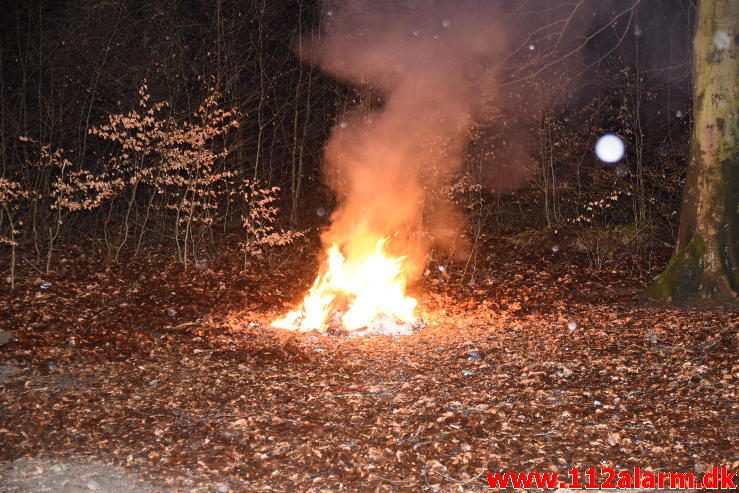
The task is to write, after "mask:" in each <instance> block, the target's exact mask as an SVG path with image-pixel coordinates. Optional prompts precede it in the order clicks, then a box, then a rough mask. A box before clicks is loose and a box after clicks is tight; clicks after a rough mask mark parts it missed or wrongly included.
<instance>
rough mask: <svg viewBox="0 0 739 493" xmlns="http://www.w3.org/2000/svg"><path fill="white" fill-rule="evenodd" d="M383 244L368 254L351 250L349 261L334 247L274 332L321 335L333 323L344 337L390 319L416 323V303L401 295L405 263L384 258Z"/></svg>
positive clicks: (371, 244) (371, 246) (365, 250)
mask: <svg viewBox="0 0 739 493" xmlns="http://www.w3.org/2000/svg"><path fill="white" fill-rule="evenodd" d="M386 244H387V239H386V238H381V239H379V240H377V241H376V242H368V243H367V247H366V248H360V249H357V248H356V247H355V248H353V249H352V251H350V252H349V254H348V255H347V256H344V254H343V253H342V252H341V250H340V249H339V246H338V245H337V244H333V245H331V247H330V248H329V249H328V252H327V253H328V257H327V260H326V264H325V266H324V269H323V272H322V273H321V274H319V276H318V277H317V278H316V280H315V282H314V283H313V286H312V287H311V289H310V291H309V292H308V294H307V295H306V297H305V299H304V300H303V303H302V305H301V306H300V307H299V308H298V309H296V310H294V311H291V312H290V313H288V314H287V315H286V316H285V317H283V318H281V319H279V320H275V321H274V322H272V326H274V327H278V328H282V329H288V330H297V331H301V332H305V331H310V330H319V331H322V332H325V331H326V330H328V328H329V324H331V323H332V322H334V321H336V322H338V323H340V326H341V328H343V329H344V330H348V331H356V330H359V329H362V328H365V327H371V326H373V325H374V324H379V323H381V321H382V320H383V319H387V318H388V317H389V318H390V319H392V320H394V321H399V322H403V323H412V322H414V321H415V320H416V316H415V314H414V311H415V308H416V304H417V302H416V300H415V299H413V298H411V297H409V296H406V294H405V288H406V284H407V275H406V273H405V272H404V269H403V263H404V260H405V257H393V256H390V255H388V253H387V252H386V250H385V246H386ZM357 250H358V251H357Z"/></svg>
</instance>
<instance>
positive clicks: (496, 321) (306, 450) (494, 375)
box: [0, 239, 739, 492]
mask: <svg viewBox="0 0 739 493" xmlns="http://www.w3.org/2000/svg"><path fill="white" fill-rule="evenodd" d="M506 241H507V240H505V239H496V244H497V245H498V246H497V247H491V249H490V252H489V255H488V257H487V259H486V261H485V262H484V263H485V265H484V266H481V265H478V266H477V267H476V271H475V282H474V283H469V282H467V281H465V282H464V283H463V284H462V283H459V282H456V281H455V277H454V275H455V274H454V272H453V271H452V269H444V270H442V269H433V268H432V269H430V271H431V274H429V275H427V276H426V277H424V279H423V280H422V282H421V283H420V284H419V285H418V286H416V287H415V288H414V289H415V292H414V293H412V294H414V295H415V296H417V297H418V298H419V301H420V305H421V307H422V309H423V313H422V315H423V318H424V320H425V322H426V327H425V328H423V329H422V330H421V331H419V332H417V333H416V334H414V335H411V336H405V337H400V338H397V337H396V338H392V337H384V336H383V337H367V338H349V337H332V336H322V335H319V334H315V333H306V334H297V333H290V332H285V331H281V330H276V329H271V328H269V322H270V321H271V320H273V319H274V318H275V317H276V316H278V315H282V314H283V313H284V311H285V309H286V307H289V306H294V303H295V301H296V300H299V298H300V296H301V294H302V293H303V292H304V290H305V289H306V286H307V285H308V283H309V280H310V278H311V276H312V274H313V272H314V271H312V272H311V269H307V268H305V267H303V268H302V270H301V268H300V267H299V266H300V263H299V262H300V257H301V256H302V258H303V260H305V258H308V257H309V256H310V253H303V254H302V255H291V259H290V260H284V261H283V263H282V264H279V265H275V264H274V263H273V265H271V268H267V267H263V268H260V269H259V270H260V271H263V272H265V274H262V275H257V274H254V273H252V274H249V275H247V274H243V273H241V272H239V270H238V269H237V268H232V267H231V266H226V265H225V264H224V265H218V264H217V263H213V264H212V265H209V264H207V263H203V264H202V265H198V266H197V268H196V269H192V270H191V271H188V272H183V271H182V269H181V268H180V267H178V266H177V265H174V264H172V263H170V262H165V261H164V260H162V259H163V257H153V258H152V260H150V261H149V263H148V264H145V265H142V266H140V267H138V268H128V269H125V270H106V268H105V267H104V266H100V268H99V269H96V268H94V267H93V268H91V267H90V265H92V264H94V260H92V259H89V258H87V259H86V258H84V255H72V254H70V255H69V258H68V259H67V260H66V261H65V262H63V263H62V264H61V268H60V269H59V270H58V272H57V273H56V274H54V275H51V276H41V275H40V274H38V273H36V274H35V275H36V276H39V277H34V276H33V275H30V274H29V277H28V278H27V279H26V280H25V281H23V282H21V283H20V287H19V288H18V289H17V290H16V291H15V292H13V293H11V292H10V291H6V292H4V293H3V297H2V302H1V303H2V305H0V330H1V331H4V332H2V334H5V338H6V339H7V341H6V342H4V341H0V342H4V343H3V344H2V345H0V409H2V412H0V444H1V445H2V446H0V486H2V488H0V489H3V491H45V490H44V489H43V488H49V486H48V485H49V484H51V485H52V487H50V489H48V491H70V492H72V491H87V490H89V491H218V492H224V491H484V490H485V489H486V482H485V472H486V471H488V470H492V471H497V470H510V471H555V470H556V471H560V472H561V473H562V474H565V473H566V471H567V470H568V469H570V468H572V467H576V466H577V467H580V468H582V469H584V468H587V467H603V466H611V467H616V468H630V467H633V466H640V467H642V468H651V469H652V470H654V471H667V470H677V471H686V472H698V473H700V472H703V471H706V470H708V469H709V468H710V467H711V466H721V465H726V466H728V467H730V468H732V469H737V466H738V465H739V463H738V461H739V456H737V448H736V444H737V443H738V439H739V433H738V430H737V422H738V420H737V418H738V416H737V408H736V407H737V406H736V403H737V395H736V388H737V376H739V368H738V367H737V358H736V354H737V342H739V336H738V334H737V330H738V329H739V316H738V315H739V312H737V309H736V307H732V306H716V305H711V306H690V307H682V308H676V307H666V306H661V305H656V304H650V303H647V302H645V301H642V300H640V299H639V298H638V293H639V292H640V290H641V289H642V288H643V283H642V282H641V281H640V280H639V279H637V278H634V277H633V276H631V275H629V274H628V273H627V272H622V271H619V270H613V271H607V272H604V271H594V270H590V269H588V268H586V267H584V266H582V265H579V264H578V262H580V263H581V262H582V260H581V259H579V258H578V257H577V255H575V254H573V255H572V257H571V258H568V257H567V255H566V254H565V253H561V252H560V253H556V254H552V252H551V250H550V249H548V248H544V247H541V248H538V249H537V248H526V251H525V252H524V251H523V250H522V249H520V250H516V249H515V248H513V247H512V245H511V244H508V243H507V242H506ZM564 250H566V249H564ZM289 262H294V263H295V264H294V265H291V264H290V263H289ZM255 270H256V269H255ZM302 271H305V272H302ZM31 272H33V271H31ZM96 272H97V273H96ZM295 272H301V274H300V275H298V276H297V277H299V278H300V280H296V275H294V274H293V273H295ZM468 279H469V276H468V278H467V280H468ZM96 465H98V466H96ZM95 467H99V471H98V474H97V476H95V475H94V474H93V475H91V476H89V477H90V479H87V480H85V479H84V477H87V476H80V474H79V472H78V471H80V470H84V471H88V470H90V469H91V468H93V469H94V468H95ZM85 468H86V469H85ZM106 468H108V469H110V468H115V469H114V470H115V471H118V472H117V473H115V474H114V473H112V472H108V469H106ZM66 470H70V471H77V472H75V473H74V475H75V477H76V479H75V480H74V481H77V483H75V482H74V481H72V482H69V481H67V482H60V481H61V480H60V479H59V477H60V476H59V475H60V474H61V473H60V471H62V472H63V471H66ZM44 471H48V474H49V475H50V476H43V474H44ZM39 476H43V477H46V483H43V482H42V479H39ZM24 478H25V479H24ZM80 478H83V479H80ZM54 481H56V482H54ZM106 481H107V482H106ZM111 481H115V484H111V483H110V482H111ZM126 481H127V483H126V484H127V486H121V487H120V488H119V486H120V484H123V483H125V482H126ZM78 483H79V484H78ZM44 484H45V485H46V486H43V485H44ZM34 485H35V486H34ZM39 485H41V486H39ZM54 485H56V486H54ZM60 485H66V486H60ZM75 485H77V486H75ZM42 486H43V488H42ZM64 488H67V489H64ZM74 488H77V489H74Z"/></svg>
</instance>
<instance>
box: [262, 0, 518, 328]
mask: <svg viewBox="0 0 739 493" xmlns="http://www.w3.org/2000/svg"><path fill="white" fill-rule="evenodd" d="M324 5H325V7H326V9H327V10H326V17H325V19H324V22H323V23H322V32H321V35H320V36H315V37H311V38H305V39H304V40H302V43H303V44H301V46H302V47H303V48H302V49H301V50H300V53H301V54H302V55H303V56H304V57H305V58H306V59H307V61H309V62H311V63H314V64H316V65H318V66H320V67H321V68H322V69H323V70H324V71H326V72H327V73H329V74H331V75H333V76H335V77H337V78H339V79H342V80H344V81H345V82H349V83H352V84H355V85H357V86H370V87H372V88H373V90H374V91H376V92H375V94H377V95H379V96H380V97H378V98H375V97H372V98H371V101H370V100H367V101H364V102H362V103H360V105H359V106H358V107H357V108H355V109H354V110H352V111H347V112H345V113H343V114H341V115H340V121H339V122H338V124H337V125H336V126H335V127H334V128H333V130H332V132H331V136H330V138H329V140H328V143H327V145H326V149H325V155H324V162H323V164H324V170H323V171H324V175H325V178H326V181H327V183H328V185H329V186H330V187H331V189H332V190H333V191H334V193H335V195H336V198H337V199H338V202H339V207H338V208H337V209H336V210H334V212H333V214H332V216H331V226H330V228H329V229H328V230H327V231H326V232H325V233H324V235H323V238H322V240H323V244H324V246H325V247H326V254H327V260H326V263H325V265H324V266H323V268H322V269H321V271H320V272H319V275H318V277H317V279H316V280H315V282H314V283H313V287H312V288H311V289H310V291H309V292H308V294H307V296H306V297H305V299H304V300H303V303H302V305H301V306H300V307H299V308H298V309H296V310H295V311H293V312H290V313H288V314H287V315H286V316H285V317H284V318H282V319H280V320H277V321H275V322H274V323H273V325H274V326H276V327H282V328H286V329H290V330H297V331H309V330H320V331H323V332H327V331H331V330H337V331H350V332H352V333H354V334H357V333H363V332H364V331H365V330H366V331H368V332H370V333H383V334H404V333H409V332H412V331H413V330H414V329H415V328H416V326H415V323H416V314H415V313H414V311H415V308H416V300H414V299H413V298H411V297H409V296H407V295H406V293H405V290H406V285H407V283H408V282H409V281H412V280H413V278H414V276H416V275H418V274H419V273H420V272H421V266H422V265H423V264H424V259H425V254H426V252H427V251H428V247H429V245H430V241H428V240H429V239H430V238H433V241H434V242H435V244H437V245H439V246H440V247H441V248H444V247H449V246H452V245H455V244H458V242H459V235H458V234H457V233H458V232H459V229H460V227H462V226H463V225H464V222H465V221H464V216H463V214H462V213H461V211H459V210H457V209H456V208H455V207H454V206H453V205H452V204H449V203H448V201H447V200H446V199H444V198H443V197H441V195H440V194H438V193H435V191H438V190H439V189H440V188H441V187H442V186H443V185H444V184H445V183H447V182H448V180H449V179H450V178H451V177H452V176H453V175H454V174H455V173H456V172H457V171H458V170H459V169H460V166H461V162H462V156H463V154H464V151H465V147H466V145H467V139H468V133H469V132H468V131H469V129H470V127H471V125H473V123H474V121H475V119H476V116H477V115H478V113H480V112H482V111H484V110H485V108H489V107H490V104H491V102H492V99H493V96H494V91H492V90H491V84H492V82H493V81H494V72H493V71H492V69H491V67H492V62H493V61H494V60H497V59H499V58H500V55H501V53H503V49H504V44H505V43H503V36H501V34H500V33H501V31H502V26H500V25H498V26H499V27H500V28H501V29H494V28H491V26H493V25H495V24H496V22H495V21H496V19H497V17H498V10H497V9H496V8H495V6H494V5H493V4H492V3H490V2H480V1H479V0H441V1H439V2H436V1H435V2H420V3H419V2H390V3H387V2H380V3H378V2H376V1H374V0H326V1H325V3H324ZM316 40H320V42H318V44H314V43H313V41H316ZM303 45H305V46H303ZM398 232H401V233H400V234H398ZM388 238H392V241H389V240H388Z"/></svg>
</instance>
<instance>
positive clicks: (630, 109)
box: [0, 0, 695, 276]
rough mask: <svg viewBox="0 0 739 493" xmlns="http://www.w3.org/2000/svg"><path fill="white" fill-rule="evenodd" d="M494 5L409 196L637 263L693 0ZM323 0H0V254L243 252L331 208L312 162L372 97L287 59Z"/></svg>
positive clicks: (649, 259) (681, 138) (660, 231)
mask: <svg viewBox="0 0 739 493" xmlns="http://www.w3.org/2000/svg"><path fill="white" fill-rule="evenodd" d="M522 4H526V9H523V10H521V5H522ZM501 5H502V8H503V9H504V10H505V9H507V11H509V12H510V13H511V15H520V16H528V17H526V19H527V20H526V21H525V22H522V23H521V25H522V26H526V29H525V30H522V31H521V32H520V33H515V34H514V35H512V36H513V38H514V39H512V40H511V47H512V48H511V55H510V57H508V58H507V59H506V60H505V61H502V62H501V63H502V64H504V66H503V69H499V70H498V73H500V74H503V76H502V79H500V80H498V81H497V84H498V86H497V88H496V90H497V91H498V93H499V97H498V99H497V100H496V101H497V103H496V104H495V106H494V107H492V108H490V111H488V112H486V117H485V118H484V119H482V120H481V121H479V122H478V124H477V125H476V126H475V128H474V130H473V132H472V135H471V138H470V142H469V145H468V147H467V152H466V156H465V166H464V170H463V171H462V172H461V173H460V174H459V175H458V176H455V177H454V179H453V180H452V181H451V182H450V185H449V187H446V188H445V189H444V190H435V191H429V193H442V194H445V195H446V196H447V198H448V199H449V200H451V201H453V202H456V203H457V204H459V205H460V206H461V207H462V208H464V209H465V210H467V212H468V217H469V228H468V230H469V232H468V236H469V239H470V240H471V241H470V244H471V245H472V246H473V247H474V246H476V245H478V244H479V242H480V241H482V239H483V238H485V237H486V236H490V235H501V234H516V235H526V234H529V233H528V232H533V231H541V230H547V231H556V234H558V235H564V234H566V235H568V236H569V237H571V238H572V240H573V244H574V245H576V248H577V249H578V250H579V251H580V252H581V253H582V254H583V256H584V258H587V260H588V262H589V263H590V264H591V265H593V266H596V267H602V268H606V267H608V265H609V264H612V263H614V262H615V263H619V264H623V263H626V264H628V265H629V266H631V267H633V268H634V270H635V272H638V273H640V274H643V275H647V274H648V273H649V272H650V271H651V270H653V269H655V268H657V267H659V265H660V264H661V263H662V262H664V259H665V257H666V256H667V255H669V252H670V251H671V249H672V247H673V246H674V240H675V237H676V235H677V221H678V215H679V214H678V212H679V201H680V193H681V187H682V183H683V180H684V175H685V169H686V164H687V156H688V141H689V136H690V135H689V134H690V127H691V103H690V94H691V66H690V40H691V29H692V25H693V20H694V16H695V5H694V2H692V1H675V0H651V1H648V2H639V1H636V2H591V3H590V8H589V9H588V10H587V12H585V13H584V14H583V11H581V12H579V13H578V15H577V17H575V18H576V19H577V22H578V23H580V26H581V27H582V35H578V36H574V35H573V37H572V38H571V39H565V41H564V42H555V40H554V38H555V37H556V36H555V34H556V33H557V32H559V31H558V29H560V28H561V26H562V22H563V21H564V20H565V19H567V18H568V17H569V16H570V14H571V13H572V11H573V5H572V4H570V3H565V2H501ZM328 9H329V7H328V6H327V5H324V4H322V2H320V1H318V0H305V1H303V0H297V1H295V0H291V1H287V0H280V1H275V0H253V1H243V0H209V1H205V0H188V1H185V0H150V1H135V0H131V1H116V0H110V1H100V0H75V1H63V0H58V1H50V0H48V1H41V0H30V1H15V2H6V3H5V4H4V6H3V11H2V13H0V19H1V21H0V22H1V25H0V81H1V82H0V153H2V154H1V155H0V163H1V164H0V179H1V180H2V181H0V202H2V204H1V205H2V214H1V215H0V218H1V219H0V237H2V241H0V243H2V244H1V245H0V247H2V252H3V255H6V254H7V258H10V257H11V255H12V260H11V261H10V262H11V263H13V264H15V263H16V257H15V256H16V250H18V251H23V252H27V258H28V259H30V260H31V261H33V258H34V256H35V261H33V263H34V264H35V265H36V266H37V267H38V268H39V269H43V268H45V269H46V270H49V269H53V268H54V265H55V258H56V257H55V252H57V251H58V250H59V249H60V248H66V247H71V246H72V245H74V247H75V248H78V249H80V250H82V251H85V252H90V253H91V254H92V255H95V256H100V257H104V258H106V259H108V260H109V261H111V262H113V261H126V262H128V261H132V260H135V259H136V258H137V257H138V256H140V255H141V252H142V251H153V250H157V251H165V252H171V253H172V254H176V255H177V257H178V259H179V260H180V261H181V262H183V263H184V264H185V265H186V266H187V265H188V264H189V263H191V262H197V261H199V260H200V259H204V258H208V257H210V256H214V255H216V254H217V252H223V251H229V252H230V251H234V252H238V254H239V255H241V254H242V253H243V256H244V262H245V263H248V261H249V259H250V258H252V257H256V256H264V255H265V254H266V253H268V252H269V251H270V250H271V249H272V247H276V246H281V245H284V244H287V243H293V242H303V241H307V240H305V239H303V238H301V234H304V236H306V237H308V238H309V239H310V238H313V237H314V236H315V235H312V234H311V233H310V232H311V231H316V230H318V229H320V227H321V226H323V225H326V224H327V222H328V220H329V217H330V213H331V210H332V209H333V208H334V207H335V205H336V204H335V198H334V196H333V195H332V193H331V191H330V190H329V189H328V188H327V187H326V186H325V185H324V184H323V180H322V176H321V160H322V150H323V145H324V143H325V141H326V139H327V136H328V135H329V132H330V130H331V128H332V127H333V126H334V125H336V124H338V123H339V122H341V120H342V117H343V115H345V114H346V113H347V112H348V111H354V110H356V109H357V108H360V109H361V108H366V109H367V111H370V110H371V109H372V108H375V107H378V106H381V105H382V94H381V93H380V92H378V91H377V90H375V89H373V88H371V87H353V86H349V85H347V84H344V83H342V81H338V80H335V79H332V78H330V77H328V76H326V75H324V74H322V73H321V71H320V70H319V69H318V68H315V67H312V66H311V65H310V64H308V63H302V62H301V61H300V54H301V52H302V51H303V50H307V49H309V47H310V46H311V44H312V43H316V42H320V32H321V29H322V28H323V27H325V26H323V25H322V23H324V22H325V19H327V18H329V17H330V14H331V12H330V11H329V10H328ZM548 26H550V27H548ZM551 26H555V27H554V28H552V27H551ZM347 56H351V54H350V53H347ZM606 132H616V133H618V134H619V135H621V136H622V137H623V138H624V139H625V141H626V144H627V149H628V155H627V157H626V158H625V159H624V160H623V161H622V162H621V163H619V164H617V165H606V164H604V163H602V162H600V161H598V160H597V158H596V157H595V155H594V153H593V152H592V149H593V146H594V144H595V141H596V139H597V138H598V137H599V136H600V135H602V134H604V133H606ZM429 145H432V144H431V143H430V144H429ZM512 176H515V177H516V178H515V179H512V178H511V177H512ZM278 188H279V190H278ZM473 252H474V248H473ZM434 254H435V255H446V253H441V252H435V253H434ZM24 255H26V254H25V253H24ZM239 258H240V257H239ZM6 266H10V263H5V262H4V267H3V270H5V271H6V272H9V273H10V276H14V275H15V270H14V266H11V267H10V269H11V270H6V269H8V267H6Z"/></svg>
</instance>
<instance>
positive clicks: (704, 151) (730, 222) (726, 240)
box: [649, 0, 739, 302]
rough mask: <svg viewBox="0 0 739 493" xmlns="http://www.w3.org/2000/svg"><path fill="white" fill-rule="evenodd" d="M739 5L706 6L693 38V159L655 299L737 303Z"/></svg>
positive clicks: (703, 0)
mask: <svg viewBox="0 0 739 493" xmlns="http://www.w3.org/2000/svg"><path fill="white" fill-rule="evenodd" d="M737 19H739V0H700V3H699V7H698V25H697V27H696V33H695V39H694V47H693V49H694V55H693V56H694V60H693V70H694V77H693V113H694V122H695V123H694V128H693V141H692V145H691V160H690V165H689V167H688V176H687V180H686V183H685V190H684V192H683V203H682V211H681V216H680V233H679V238H678V244H677V248H676V250H675V253H674V255H673V257H672V259H671V260H670V262H669V263H668V264H667V267H666V268H665V271H664V272H663V273H662V274H661V275H660V276H659V277H657V279H655V280H654V282H653V283H652V285H651V286H650V287H649V293H650V294H652V295H654V296H657V297H659V298H662V299H667V300H670V301H671V300H680V299H686V298H692V297H697V296H702V297H704V298H715V299H728V300H733V301H735V302H736V301H737V289H738V288H739V262H738V258H739V154H738V149H737V145H738V144H739V119H738V117H737V81H738V80H739V61H738V60H737V56H738V55H739V53H737V51H738V50H737V40H738V39H739V33H737Z"/></svg>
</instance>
